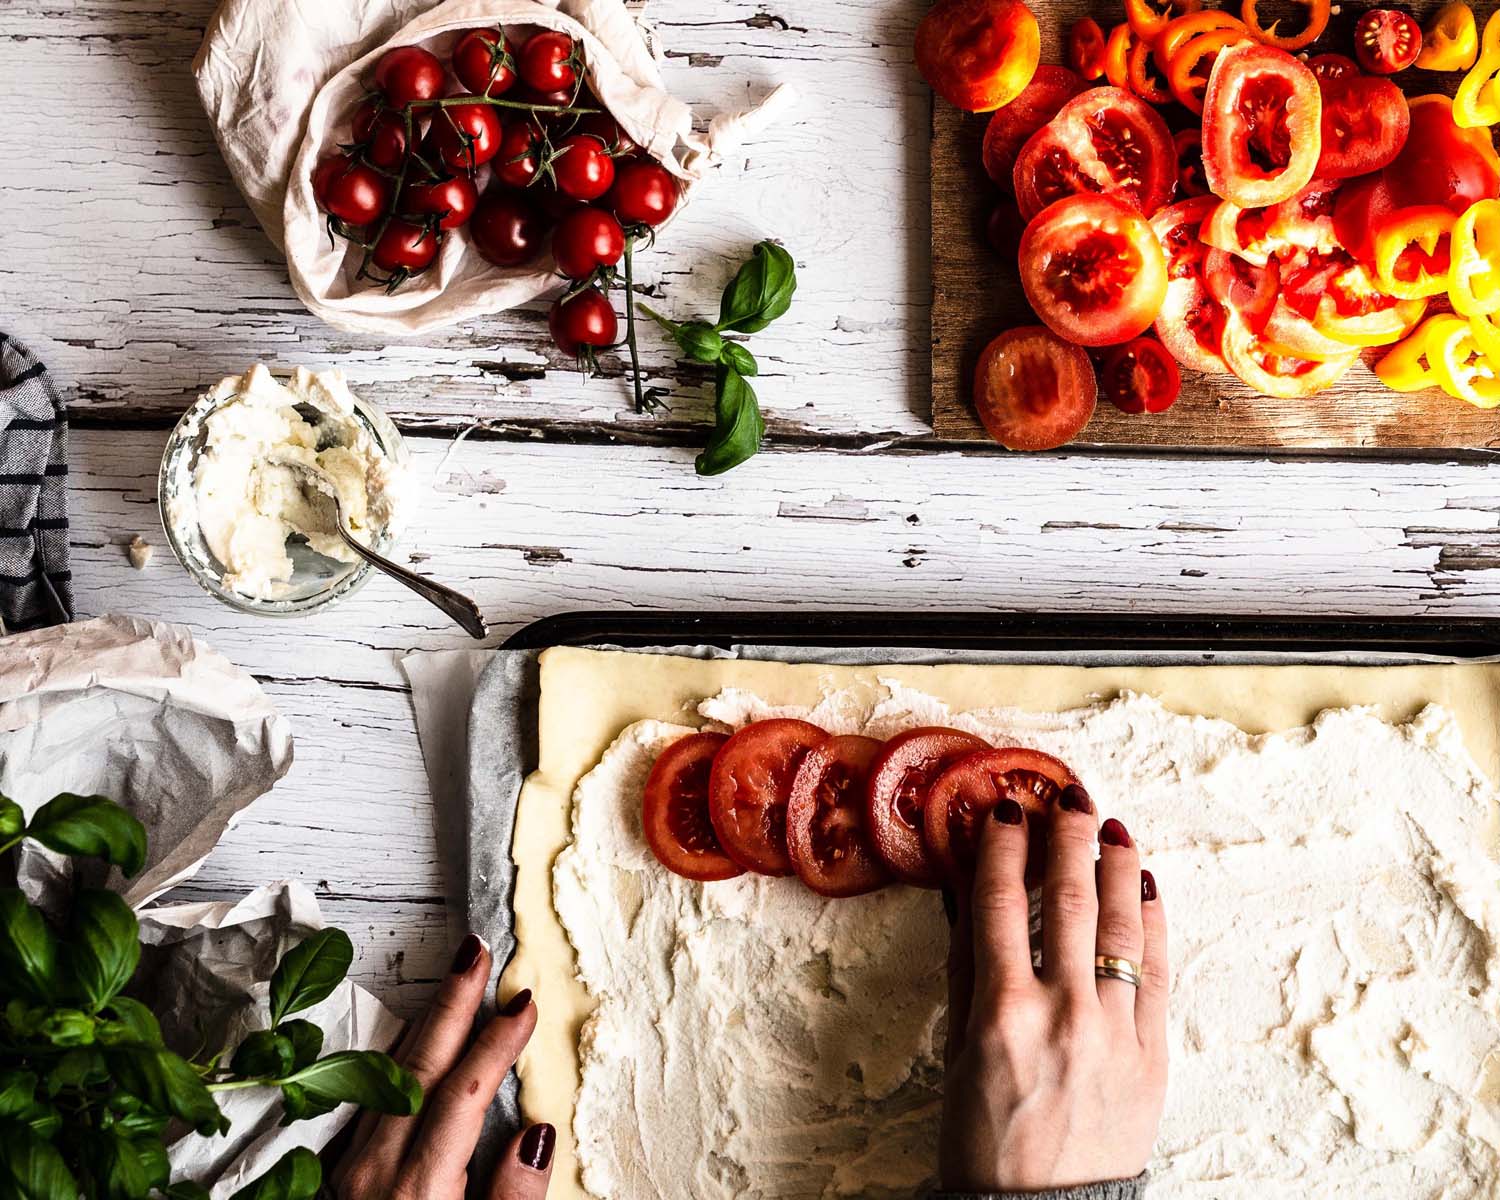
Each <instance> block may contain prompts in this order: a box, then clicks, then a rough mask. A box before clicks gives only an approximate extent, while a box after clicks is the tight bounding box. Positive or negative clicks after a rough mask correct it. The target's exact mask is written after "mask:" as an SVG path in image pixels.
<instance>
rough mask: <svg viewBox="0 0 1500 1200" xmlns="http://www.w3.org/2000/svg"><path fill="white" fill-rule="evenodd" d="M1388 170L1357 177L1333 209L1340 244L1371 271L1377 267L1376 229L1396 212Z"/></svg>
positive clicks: (1347, 186) (1345, 188) (1336, 233)
mask: <svg viewBox="0 0 1500 1200" xmlns="http://www.w3.org/2000/svg"><path fill="white" fill-rule="evenodd" d="M1385 176H1386V172H1384V171H1382V172H1380V173H1379V174H1376V175H1366V176H1365V177H1364V178H1363V179H1354V180H1351V181H1350V182H1349V183H1347V184H1345V185H1344V187H1343V188H1342V189H1341V190H1340V192H1339V195H1338V201H1337V203H1336V204H1335V205H1334V209H1333V233H1334V236H1335V237H1336V238H1337V239H1338V242H1339V245H1341V246H1342V247H1343V248H1344V249H1345V250H1347V251H1348V252H1349V253H1350V254H1351V255H1352V256H1353V257H1354V258H1355V259H1356V260H1358V261H1359V262H1361V263H1363V264H1364V265H1365V266H1366V267H1367V268H1369V269H1370V270H1374V268H1375V230H1376V229H1377V228H1378V227H1379V226H1380V225H1382V224H1383V223H1384V222H1385V219H1386V218H1387V217H1389V216H1390V215H1391V214H1392V213H1393V212H1395V211H1396V208H1397V204H1396V198H1395V196H1394V194H1393V193H1392V192H1391V189H1390V186H1389V185H1388V184H1387V183H1386V179H1385Z"/></svg>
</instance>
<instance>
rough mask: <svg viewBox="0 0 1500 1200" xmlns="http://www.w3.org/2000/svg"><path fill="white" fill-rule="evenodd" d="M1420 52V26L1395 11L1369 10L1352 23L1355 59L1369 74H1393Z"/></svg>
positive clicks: (1407, 65) (1408, 15) (1405, 14)
mask: <svg viewBox="0 0 1500 1200" xmlns="http://www.w3.org/2000/svg"><path fill="white" fill-rule="evenodd" d="M1421 53H1422V27H1421V26H1420V25H1418V24H1417V22H1416V20H1415V19H1414V18H1413V17H1412V15H1411V14H1410V13H1404V12H1402V11H1401V10H1400V9H1398V8H1372V9H1368V10H1366V11H1365V12H1364V13H1362V14H1361V15H1360V18H1359V20H1358V21H1356V22H1355V24H1354V57H1355V58H1356V59H1358V60H1359V65H1360V66H1361V67H1363V68H1364V69H1365V70H1366V71H1368V72H1370V74H1371V75H1394V74H1396V72H1397V71H1404V70H1406V68H1407V67H1409V66H1411V65H1412V63H1414V62H1416V61H1417V55H1419V54H1421Z"/></svg>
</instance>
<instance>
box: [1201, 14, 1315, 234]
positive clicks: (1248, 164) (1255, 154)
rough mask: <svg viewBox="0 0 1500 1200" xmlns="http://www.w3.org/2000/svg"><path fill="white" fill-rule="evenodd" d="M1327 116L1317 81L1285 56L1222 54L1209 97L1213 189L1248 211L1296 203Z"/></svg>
mask: <svg viewBox="0 0 1500 1200" xmlns="http://www.w3.org/2000/svg"><path fill="white" fill-rule="evenodd" d="M1322 113H1323V106H1322V99H1321V96H1320V94H1319V92H1318V81H1317V78H1316V77H1315V76H1314V75H1313V73H1312V72H1311V71H1310V70H1308V68H1307V65H1306V64H1305V63H1302V62H1300V61H1298V60H1297V59H1296V58H1293V57H1292V56H1291V55H1290V54H1288V53H1287V52H1286V51H1284V50H1276V49H1273V48H1272V47H1269V46H1260V45H1255V44H1254V43H1248V42H1246V43H1241V44H1240V45H1237V46H1230V47H1229V48H1227V49H1225V50H1222V51H1221V52H1220V53H1219V56H1218V58H1217V59H1215V60H1214V66H1213V72H1212V73H1211V74H1210V75H1209V79H1208V88H1207V90H1206V91H1205V93H1204V97H1203V167H1204V173H1205V175H1206V176H1207V179H1208V186H1209V188H1210V189H1211V190H1212V191H1213V193H1214V194H1215V195H1216V196H1221V197H1223V198H1224V199H1225V200H1231V201H1233V202H1234V203H1235V204H1238V205H1239V206H1240V207H1241V208H1251V207H1256V206H1262V205H1269V204H1276V203H1279V202H1280V201H1282V200H1287V199H1290V198H1291V197H1292V196H1294V195H1296V194H1297V192H1299V191H1300V190H1301V189H1302V188H1304V187H1306V186H1307V184H1308V182H1309V181H1310V180H1311V179H1312V177H1313V172H1314V170H1315V169H1316V167H1317V165H1318V154H1319V148H1320V146H1321V134H1320V123H1321V119H1322Z"/></svg>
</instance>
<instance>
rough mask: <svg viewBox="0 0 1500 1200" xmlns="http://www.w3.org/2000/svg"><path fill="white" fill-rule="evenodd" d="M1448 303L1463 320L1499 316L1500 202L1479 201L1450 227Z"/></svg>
mask: <svg viewBox="0 0 1500 1200" xmlns="http://www.w3.org/2000/svg"><path fill="white" fill-rule="evenodd" d="M1448 253H1449V258H1450V259H1451V260H1452V265H1451V266H1450V267H1449V272H1448V299H1449V300H1451V301H1452V302H1453V309H1454V311H1455V312H1457V313H1460V314H1462V315H1463V316H1465V317H1476V316H1489V315H1490V314H1491V313H1496V312H1500V200H1480V201H1479V202H1477V203H1475V204H1471V205H1470V206H1469V208H1468V211H1467V212H1465V213H1464V215H1463V216H1461V217H1459V218H1458V220H1457V221H1456V222H1454V225H1453V236H1452V237H1451V238H1450V239H1449V252H1448Z"/></svg>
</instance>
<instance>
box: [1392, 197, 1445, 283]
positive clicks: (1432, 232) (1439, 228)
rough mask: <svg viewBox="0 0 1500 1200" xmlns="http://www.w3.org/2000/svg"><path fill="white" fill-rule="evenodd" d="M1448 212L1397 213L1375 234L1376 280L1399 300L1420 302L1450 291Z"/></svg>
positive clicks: (1425, 207)
mask: <svg viewBox="0 0 1500 1200" xmlns="http://www.w3.org/2000/svg"><path fill="white" fill-rule="evenodd" d="M1457 219H1458V218H1457V217H1455V216H1454V215H1453V213H1451V212H1450V211H1449V210H1448V209H1446V208H1439V207H1438V206H1437V205H1432V204H1429V205H1421V206H1418V207H1416V208H1403V209H1398V210H1397V211H1396V212H1394V213H1392V214H1391V215H1390V216H1389V217H1387V218H1386V219H1385V220H1384V221H1383V222H1382V223H1381V224H1380V225H1379V226H1378V227H1377V228H1376V230H1375V278H1376V280H1377V281H1379V283H1380V289H1381V291H1383V292H1386V293H1387V294H1388V295H1391V296H1395V297H1396V298H1397V299H1400V300H1419V299H1421V298H1422V297H1423V296H1437V295H1440V294H1441V293H1443V292H1446V291H1447V290H1448V274H1449V266H1450V259H1451V250H1450V246H1451V241H1452V234H1453V224H1454V222H1455V221H1456V220H1457Z"/></svg>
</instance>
